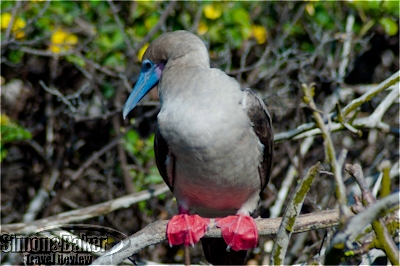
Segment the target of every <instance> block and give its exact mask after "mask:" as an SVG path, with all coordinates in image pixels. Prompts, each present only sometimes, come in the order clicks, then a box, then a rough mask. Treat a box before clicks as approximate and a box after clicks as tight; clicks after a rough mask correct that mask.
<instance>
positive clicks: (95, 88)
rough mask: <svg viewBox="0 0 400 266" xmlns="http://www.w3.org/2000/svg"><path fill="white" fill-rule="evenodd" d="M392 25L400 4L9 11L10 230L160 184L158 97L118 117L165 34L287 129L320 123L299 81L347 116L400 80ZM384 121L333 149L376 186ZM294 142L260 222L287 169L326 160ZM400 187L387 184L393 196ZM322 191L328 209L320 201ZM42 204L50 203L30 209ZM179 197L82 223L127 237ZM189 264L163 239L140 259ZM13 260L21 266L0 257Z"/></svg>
mask: <svg viewBox="0 0 400 266" xmlns="http://www.w3.org/2000/svg"><path fill="white" fill-rule="evenodd" d="M398 25H399V3H398V1H341V2H335V1H332V2H325V1H300V2H279V1H268V2H258V1H256V2H208V1H207V2H206V1H196V2H153V1H143V2H142V1H138V2H127V1H126V2H125V1H124V2H118V1H82V2H80V1H79V2H75V1H40V0H36V1H34V0H31V1H17V2H16V1H1V155H0V156H1V157H0V161H1V176H2V181H1V193H2V197H1V206H2V208H1V218H2V224H7V223H17V222H31V221H33V220H35V219H38V218H43V217H47V216H51V215H54V214H57V213H60V212H63V211H67V210H71V209H77V208H80V207H86V206H90V205H92V204H95V203H100V202H103V201H106V200H110V199H113V198H116V197H119V196H122V195H125V194H127V193H134V192H137V191H141V190H144V189H147V188H149V187H150V188H151V187H152V186H154V185H156V184H161V183H163V181H162V179H161V177H160V175H159V174H158V170H157V167H156V165H155V160H154V152H153V139H154V135H153V132H154V128H155V121H156V116H157V112H158V110H159V104H158V102H157V98H158V97H157V92H156V90H154V91H152V92H151V93H150V95H149V96H147V98H145V99H144V101H142V103H141V104H140V106H139V107H138V108H136V109H135V110H134V112H133V114H131V116H130V118H129V119H128V120H127V121H124V120H122V115H121V109H122V106H123V103H124V101H125V99H126V97H127V95H128V93H129V91H130V88H131V87H132V85H133V84H134V82H135V81H136V80H135V79H136V78H137V76H138V73H139V71H140V61H141V57H142V55H143V53H144V52H145V50H146V48H147V46H148V44H149V43H150V42H151V41H152V40H153V39H154V38H156V37H157V36H159V35H161V34H162V33H163V32H167V31H173V30H182V29H185V30H188V31H191V32H193V33H195V34H197V35H198V36H199V37H200V38H202V39H203V40H204V42H205V43H206V45H207V47H208V48H209V52H210V58H211V64H212V67H217V68H221V69H222V70H224V71H226V72H227V73H228V74H229V75H231V76H233V77H235V78H237V80H238V81H239V82H240V83H241V85H242V86H243V87H251V88H253V89H255V90H257V91H258V92H259V93H260V94H261V95H262V97H263V99H264V100H265V102H266V104H267V106H268V108H269V110H270V112H271V114H272V116H273V121H274V130H275V132H276V133H279V132H284V131H286V130H289V129H293V128H296V127H297V126H299V125H301V124H303V123H306V122H309V121H312V117H311V111H310V110H309V109H307V108H305V106H304V105H302V103H301V97H302V93H301V89H300V85H301V83H311V82H315V84H316V92H315V99H316V102H317V104H319V105H320V106H321V109H322V110H323V111H324V112H326V113H329V112H331V111H333V109H334V105H335V103H338V104H339V105H341V106H344V105H346V104H347V103H348V102H350V101H351V99H353V98H355V97H358V96H360V95H361V94H363V93H364V92H365V91H366V88H368V87H366V86H364V85H363V84H374V83H375V84H376V83H379V82H381V81H383V80H384V79H386V78H387V77H389V76H390V75H392V74H393V73H394V72H396V71H397V70H398V69H399V50H398V49H399V28H398ZM346 44H347V45H348V47H347V48H346ZM335 95H336V96H337V97H333V98H332V96H335ZM383 97H384V96H379V97H377V98H374V99H373V100H372V101H371V102H369V103H368V104H364V105H363V106H362V107H361V109H360V113H361V114H368V113H371V111H372V110H373V109H374V108H375V107H376V106H377V105H378V104H379V103H380V101H381V100H382V99H383ZM327 99H334V103H333V104H332V103H331V102H329V101H327ZM397 103H398V101H397ZM385 119H386V123H388V124H390V125H391V126H392V127H393V128H394V129H395V130H394V131H393V132H395V133H393V132H391V133H387V132H382V131H380V130H378V129H368V130H367V129H361V131H362V133H363V134H362V136H359V135H355V134H352V133H351V132H348V131H343V132H340V133H335V134H334V140H335V143H336V145H337V146H336V147H337V148H338V152H339V151H340V149H343V148H346V149H348V151H349V152H348V156H347V158H346V161H348V162H351V163H354V162H358V163H361V164H362V165H363V167H364V169H366V172H367V173H368V175H370V176H374V177H376V175H377V174H379V171H378V165H379V163H380V162H381V161H382V160H383V159H386V160H389V161H390V162H392V164H394V165H396V162H397V167H398V160H399V153H398V149H397V148H398V147H399V145H398V144H399V142H398V128H399V121H398V120H399V119H398V107H397V105H394V106H393V107H391V108H390V109H389V111H388V113H387V115H386V116H385ZM396 129H397V133H396ZM300 145H301V140H291V141H285V142H282V143H281V144H278V145H277V147H276V163H275V168H274V171H273V177H272V181H271V182H270V184H269V186H268V188H267V189H266V191H265V192H264V194H263V201H262V202H261V204H260V205H261V207H260V210H259V214H260V215H261V216H262V217H268V216H269V208H270V207H271V206H272V205H273V204H274V201H275V199H276V195H277V193H278V191H279V189H280V188H281V185H282V181H283V178H284V176H285V172H286V171H287V170H288V168H289V166H290V165H295V166H296V171H297V175H296V176H297V178H298V177H301V176H302V174H303V173H304V169H307V167H309V166H310V165H313V164H314V163H316V161H318V160H324V157H323V154H324V153H323V146H322V138H321V137H317V138H316V139H315V141H314V142H313V145H312V146H311V148H310V150H309V151H308V152H307V153H306V154H305V155H301V153H300ZM294 156H298V160H299V161H298V163H296V164H295V163H294V162H293V158H294ZM77 172H79V173H81V174H80V175H79V176H76V175H74V174H76V173H77ZM397 177H398V174H397ZM349 182H350V183H351V182H352V181H349ZM66 184H68V185H66ZM330 185H332V183H330V181H329V180H327V178H324V179H322V180H321V181H320V182H319V183H317V184H316V185H315V188H314V190H315V191H312V192H311V193H310V195H312V196H310V199H309V200H308V201H307V202H306V204H305V206H304V212H311V211H313V210H316V209H324V208H333V207H334V206H333V205H332V206H331V205H329V202H331V204H333V202H334V200H333V192H332V189H329V188H327V186H330ZM397 186H398V180H397V179H396V178H394V179H392V190H395V189H396V187H397ZM293 187H294V186H292V187H291V188H289V190H292V189H293ZM321 188H322V189H321ZM39 190H40V191H42V192H44V194H40V193H39ZM326 193H331V197H332V199H330V200H328V201H326V203H325V205H321V202H320V201H319V199H320V198H321V197H322V196H323V195H322V194H326ZM39 194H40V195H45V196H40V197H42V198H41V199H42V200H41V201H40V202H41V203H40V204H39V207H32V205H31V204H30V203H32V202H33V200H34V199H38V197H39V196H38V195H39ZM350 195H351V193H350V192H349V196H350ZM172 197H173V196H172V194H171V193H167V194H166V195H162V196H159V197H158V198H155V199H151V200H149V201H146V202H141V203H140V204H138V205H137V206H130V207H129V208H127V209H122V210H118V211H115V212H112V213H109V214H107V215H104V216H100V217H97V218H93V219H90V220H87V221H85V222H86V223H88V224H90V223H91V224H99V225H104V226H109V227H112V228H114V229H116V230H119V231H121V232H124V233H125V234H127V235H130V234H132V233H134V232H136V231H138V230H140V229H141V228H143V227H144V226H145V225H146V224H148V223H149V222H151V221H155V220H157V219H166V218H168V217H171V215H172V214H174V213H176V203H175V202H174V201H173V200H171V199H172ZM30 206H31V207H30ZM27 214H29V215H27ZM320 231H321V232H313V233H310V234H309V236H308V237H307V238H305V239H304V241H303V243H302V247H303V250H302V252H300V251H299V250H298V251H297V253H296V252H294V253H293V254H291V255H290V257H289V258H288V264H291V263H295V262H296V261H298V260H300V261H306V260H307V259H308V258H310V257H311V256H313V255H315V254H316V253H317V251H318V247H319V246H317V245H314V244H313V243H319V242H318V241H322V239H323V235H324V232H323V230H320ZM268 241H269V238H262V239H261V240H260V248H259V249H256V250H255V251H253V252H252V253H251V254H250V255H249V259H250V260H252V261H253V262H254V261H255V262H256V263H258V264H259V263H262V262H263V261H264V260H265V258H266V257H268V256H267V255H268V251H267V250H266V249H264V243H268ZM182 256H183V253H182V248H181V247H173V248H168V247H167V245H166V243H163V244H160V245H157V246H155V247H151V248H148V249H146V250H143V251H142V252H141V253H140V254H138V255H137V257H136V259H137V260H152V261H157V262H181V260H182ZM7 260H9V262H10V261H11V262H13V261H12V259H11V258H7V257H2V262H4V261H7ZM359 260H360V258H359V257H357V256H355V257H354V258H351V259H350V261H351V262H352V263H357V262H358V263H359ZM199 261H204V258H203V257H202V252H201V251H200V249H199V247H197V246H196V248H195V249H193V251H192V262H193V263H198V262H199Z"/></svg>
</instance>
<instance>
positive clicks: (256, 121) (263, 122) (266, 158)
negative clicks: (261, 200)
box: [243, 89, 274, 191]
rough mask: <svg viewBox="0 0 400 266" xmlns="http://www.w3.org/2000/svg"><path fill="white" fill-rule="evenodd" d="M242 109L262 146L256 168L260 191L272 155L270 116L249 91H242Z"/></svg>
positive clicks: (272, 143)
mask: <svg viewBox="0 0 400 266" xmlns="http://www.w3.org/2000/svg"><path fill="white" fill-rule="evenodd" d="M243 92H244V94H245V95H244V101H243V107H244V108H245V110H246V112H247V115H248V117H249V118H250V121H251V123H252V126H253V129H254V132H255V133H256V135H257V137H258V138H259V140H260V142H261V144H263V146H264V150H263V154H262V158H261V163H260V165H259V167H258V171H259V173H260V179H261V191H263V190H264V188H265V186H266V185H267V183H268V181H269V177H270V175H271V170H272V161H273V153H274V136H273V132H272V121H271V116H270V115H269V113H268V110H267V107H266V106H265V104H264V102H263V100H262V99H261V98H260V97H259V96H258V95H257V94H255V93H254V92H253V91H252V90H250V89H244V90H243Z"/></svg>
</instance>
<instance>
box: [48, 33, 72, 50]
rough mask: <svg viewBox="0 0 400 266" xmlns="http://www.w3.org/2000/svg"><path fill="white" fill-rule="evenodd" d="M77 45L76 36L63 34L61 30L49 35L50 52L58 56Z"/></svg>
mask: <svg viewBox="0 0 400 266" xmlns="http://www.w3.org/2000/svg"><path fill="white" fill-rule="evenodd" d="M77 43H78V36H76V35H75V34H71V33H68V32H65V31H63V30H61V29H57V30H56V31H55V32H53V34H52V35H51V45H50V51H52V52H53V53H55V54H58V53H60V52H63V51H67V50H69V49H71V48H72V47H73V46H74V45H75V44H77Z"/></svg>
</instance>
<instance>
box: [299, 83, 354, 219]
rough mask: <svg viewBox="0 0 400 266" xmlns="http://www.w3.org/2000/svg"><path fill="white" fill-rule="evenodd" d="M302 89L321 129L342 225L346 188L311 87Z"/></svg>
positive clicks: (347, 214)
mask: <svg viewBox="0 0 400 266" xmlns="http://www.w3.org/2000/svg"><path fill="white" fill-rule="evenodd" d="M302 89H303V92H304V95H305V96H304V97H303V100H304V102H305V103H306V104H308V105H309V106H310V107H311V109H313V110H314V111H313V116H314V119H315V122H316V124H317V126H318V127H319V128H320V129H321V133H322V137H323V138H324V148H325V153H326V159H327V160H328V162H329V164H330V166H331V171H332V172H333V175H334V177H335V181H336V197H337V199H338V200H339V205H340V210H341V212H340V215H341V217H340V221H341V223H342V224H344V223H345V221H346V219H347V216H349V213H348V211H347V208H346V205H347V199H346V188H345V186H344V183H343V179H342V173H341V169H340V168H339V165H338V163H337V159H336V152H335V148H334V145H333V142H332V138H331V134H330V132H329V131H328V129H327V127H326V126H325V123H324V120H323V118H322V116H321V114H320V113H319V112H318V111H315V110H317V106H316V105H315V102H314V99H313V92H312V90H313V89H314V88H313V87H311V86H307V85H305V84H303V85H302Z"/></svg>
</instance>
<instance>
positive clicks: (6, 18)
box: [1, 13, 12, 30]
mask: <svg viewBox="0 0 400 266" xmlns="http://www.w3.org/2000/svg"><path fill="white" fill-rule="evenodd" d="M11 17H12V16H11V14H10V13H3V14H1V29H2V30H5V29H7V27H8V24H10V22H11Z"/></svg>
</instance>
